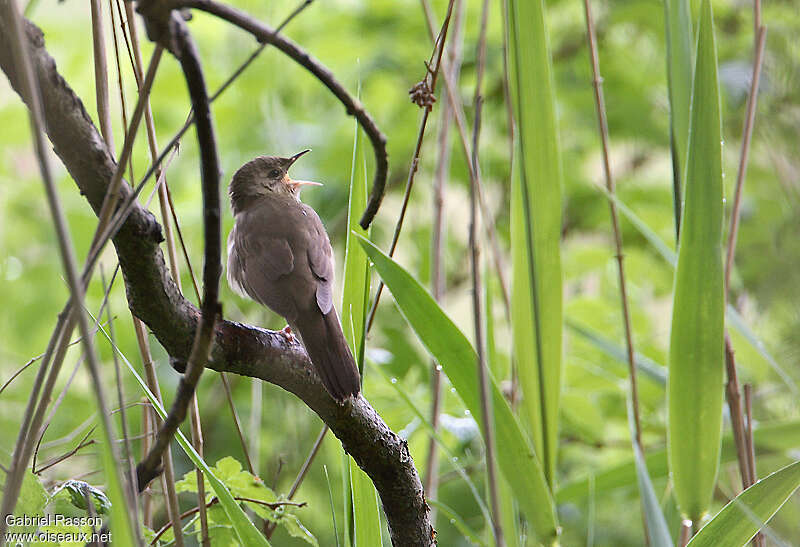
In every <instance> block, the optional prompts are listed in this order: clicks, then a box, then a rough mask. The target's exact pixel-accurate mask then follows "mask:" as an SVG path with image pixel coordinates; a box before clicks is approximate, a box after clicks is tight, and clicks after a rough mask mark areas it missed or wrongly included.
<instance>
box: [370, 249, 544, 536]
mask: <svg viewBox="0 0 800 547" xmlns="http://www.w3.org/2000/svg"><path fill="white" fill-rule="evenodd" d="M361 243H362V245H363V246H364V249H365V250H366V252H367V255H368V256H369V258H370V260H372V263H373V264H374V265H375V268H376V269H377V271H378V273H379V274H380V276H381V278H382V279H383V281H384V283H386V286H387V287H388V288H389V290H390V291H391V292H392V295H393V296H394V299H395V302H396V303H397V306H398V308H399V309H400V312H401V313H402V314H403V316H404V317H405V318H406V321H408V323H409V325H411V328H412V329H414V332H415V333H416V334H417V337H419V339H420V341H421V342H422V344H423V345H424V346H425V347H426V348H427V349H428V351H429V352H430V354H431V355H432V356H433V358H434V359H435V360H436V361H437V362H438V363H439V364H440V365H441V366H442V370H443V372H444V373H445V374H446V375H447V377H448V378H449V379H450V383H451V384H452V385H453V387H454V388H455V390H456V392H457V393H458V395H459V397H461V400H462V401H463V402H464V405H465V406H466V407H467V410H469V411H470V413H471V415H472V416H473V418H475V419H476V420H480V419H481V418H480V416H481V410H480V408H481V407H480V397H479V394H478V374H477V370H476V366H477V355H476V354H475V350H474V349H473V348H472V345H471V344H470V343H469V340H467V338H466V337H465V336H464V334H463V333H462V332H461V331H460V330H459V329H458V327H456V325H455V324H454V323H453V321H452V320H451V319H450V318H449V317H448V316H447V315H446V314H445V313H444V311H442V309H441V308H440V307H439V305H438V304H437V303H436V301H435V300H434V299H433V298H432V297H431V295H430V294H428V292H427V291H426V290H425V289H424V288H423V287H422V285H420V284H419V282H418V281H417V280H415V279H414V278H413V277H412V276H411V275H410V274H409V273H408V272H407V271H406V270H405V269H403V268H402V267H401V266H400V265H399V264H397V263H396V262H395V261H394V260H392V259H391V258H389V257H388V256H387V255H385V254H384V253H383V252H382V251H381V250H380V249H378V248H377V247H375V246H374V245H373V244H372V243H371V242H370V241H368V240H366V239H363V238H362V239H361ZM490 387H491V393H492V400H493V406H494V422H495V424H494V425H495V433H496V442H497V446H498V447H499V449H498V451H497V464H498V467H499V469H500V471H501V472H502V473H503V475H504V476H505V478H506V479H507V480H508V482H509V485H510V486H511V489H512V490H513V491H514V495H515V496H516V498H517V502H518V503H519V507H520V509H521V510H522V512H523V513H524V514H525V516H526V517H527V518H528V521H529V523H530V524H531V525H532V527H533V529H534V530H535V531H536V534H537V537H538V538H539V540H540V541H542V542H544V543H548V544H549V543H552V542H553V541H555V540H556V538H557V536H558V533H559V532H558V524H557V520H556V514H555V508H554V505H553V500H552V498H551V496H550V490H549V488H548V486H547V483H546V481H545V478H544V472H543V470H542V467H541V464H540V463H539V460H538V458H537V457H536V454H535V453H534V452H533V449H532V448H531V446H530V443H529V441H528V439H527V438H526V436H525V434H524V432H523V431H522V428H521V426H520V424H519V422H518V421H517V418H516V417H515V416H514V414H513V413H512V412H511V407H510V406H509V405H508V402H507V401H506V399H505V397H503V394H502V393H501V392H500V389H499V388H498V387H497V384H496V382H495V381H494V378H493V377H491V386H490Z"/></svg>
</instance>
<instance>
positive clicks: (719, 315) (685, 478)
mask: <svg viewBox="0 0 800 547" xmlns="http://www.w3.org/2000/svg"><path fill="white" fill-rule="evenodd" d="M695 75H696V78H695V81H694V90H693V93H692V111H691V119H692V121H691V132H690V134H689V153H688V158H687V169H686V207H685V208H684V212H683V218H682V221H681V232H680V241H679V245H678V264H677V267H676V269H675V289H674V290H675V292H674V302H673V307H672V310H673V312H672V332H671V336H670V353H669V381H668V384H667V399H668V404H669V436H668V444H669V456H670V457H669V462H670V472H671V474H672V479H673V481H674V483H675V496H676V498H677V500H678V507H679V508H680V510H681V512H682V513H683V514H684V515H686V517H687V518H689V519H691V520H692V521H699V520H700V519H701V518H702V517H703V515H704V514H705V512H706V511H707V510H708V508H709V505H710V503H711V496H712V494H713V491H714V484H715V482H716V478H717V469H718V468H719V450H720V437H721V434H722V382H723V369H724V355H723V330H724V324H725V295H724V290H723V285H724V281H723V272H722V143H721V133H720V131H721V127H720V97H719V86H718V82H717V48H716V45H715V42H714V27H713V21H712V15H711V2H710V1H709V0H704V2H703V10H702V18H701V20H700V32H699V35H698V43H697V64H696V67H695Z"/></svg>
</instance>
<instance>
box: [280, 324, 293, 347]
mask: <svg viewBox="0 0 800 547" xmlns="http://www.w3.org/2000/svg"><path fill="white" fill-rule="evenodd" d="M280 332H281V334H283V337H284V338H286V341H287V342H289V343H292V342H294V334H292V328H291V327H290V326H289V325H286V326H285V327H283V328H282V329H281V330H280Z"/></svg>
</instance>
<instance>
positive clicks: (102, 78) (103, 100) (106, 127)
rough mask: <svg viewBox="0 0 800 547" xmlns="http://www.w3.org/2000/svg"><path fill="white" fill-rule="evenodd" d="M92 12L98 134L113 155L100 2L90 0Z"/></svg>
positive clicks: (106, 63)
mask: <svg viewBox="0 0 800 547" xmlns="http://www.w3.org/2000/svg"><path fill="white" fill-rule="evenodd" d="M89 4H90V5H91V8H92V9H91V11H92V46H93V52H94V86H95V96H96V97H97V114H98V121H99V122H100V123H99V125H100V133H101V134H102V135H103V139H104V140H105V141H106V143H107V144H108V149H109V151H111V153H112V155H113V151H114V132H113V131H112V129H111V108H110V106H109V102H108V62H107V60H106V40H105V33H104V31H103V10H102V7H101V6H100V0H90V2H89Z"/></svg>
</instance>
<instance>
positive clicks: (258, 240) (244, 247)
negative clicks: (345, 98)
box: [227, 150, 361, 402]
mask: <svg viewBox="0 0 800 547" xmlns="http://www.w3.org/2000/svg"><path fill="white" fill-rule="evenodd" d="M306 152H308V150H304V151H302V152H300V153H298V154H295V155H294V156H292V157H290V158H281V157H275V156H259V157H257V158H255V159H254V160H252V161H249V162H247V163H246V164H244V165H243V166H242V167H241V168H239V170H238V171H236V173H235V174H234V175H233V179H232V180H231V183H230V186H229V188H228V192H229V194H230V198H231V208H232V209H233V215H234V226H233V229H232V230H231V233H230V235H229V236H228V271H227V274H228V283H229V284H230V286H231V288H232V289H233V290H234V291H235V292H238V293H239V294H241V295H242V296H247V297H250V298H252V299H253V300H255V301H256V302H259V303H260V304H262V305H264V306H267V307H268V308H269V309H271V310H272V311H274V312H275V313H277V314H279V315H281V316H283V317H284V318H285V319H286V321H287V323H288V324H289V326H290V327H291V329H292V330H293V331H294V332H295V333H297V334H298V335H299V337H300V340H301V341H302V343H303V345H304V346H305V348H306V351H307V352H308V356H309V357H310V358H311V363H312V364H313V365H314V368H315V369H316V371H317V373H318V374H319V376H320V379H321V380H322V383H323V384H324V385H325V388H326V389H327V390H328V392H329V393H330V394H331V396H333V398H334V399H336V400H337V401H339V402H342V401H344V400H346V399H347V398H349V397H353V396H355V395H357V394H358V392H359V390H360V389H361V378H360V376H359V373H358V368H357V367H356V363H355V360H354V359H353V355H352V353H351V352H350V348H349V347H348V345H347V341H346V340H345V338H344V333H343V332H342V327H341V324H340V322H339V317H338V315H337V313H336V308H335V307H334V305H333V270H334V260H333V250H332V249H331V244H330V241H329V239H328V234H327V233H326V231H325V227H324V226H323V225H322V221H321V220H320V219H319V216H318V215H317V213H316V211H314V209H312V208H311V207H309V206H308V205H305V204H304V203H302V202H301V201H300V188H301V187H303V186H306V185H318V184H319V183H314V182H309V181H301V180H293V179H291V178H290V177H289V175H288V170H289V167H291V165H292V164H293V163H294V162H295V161H296V160H297V159H298V158H299V157H300V156H302V155H303V154H305V153H306Z"/></svg>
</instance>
